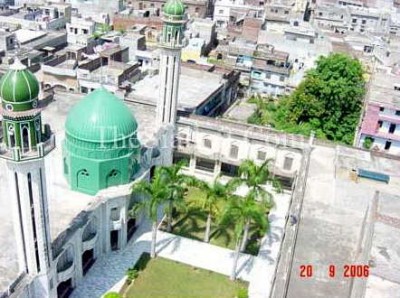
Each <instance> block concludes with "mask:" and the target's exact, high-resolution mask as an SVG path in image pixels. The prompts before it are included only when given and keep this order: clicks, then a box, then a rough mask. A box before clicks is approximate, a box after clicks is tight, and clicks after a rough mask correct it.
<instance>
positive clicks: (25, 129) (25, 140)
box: [21, 125, 30, 152]
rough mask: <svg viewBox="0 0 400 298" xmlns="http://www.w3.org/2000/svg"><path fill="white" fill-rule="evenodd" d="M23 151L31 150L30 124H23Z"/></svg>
mask: <svg viewBox="0 0 400 298" xmlns="http://www.w3.org/2000/svg"><path fill="white" fill-rule="evenodd" d="M21 136H22V142H21V143H22V152H28V151H29V150H30V140H29V126H28V125H23V126H22V135H21Z"/></svg>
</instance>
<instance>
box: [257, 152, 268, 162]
mask: <svg viewBox="0 0 400 298" xmlns="http://www.w3.org/2000/svg"><path fill="white" fill-rule="evenodd" d="M266 158H267V152H265V151H261V150H260V151H257V159H258V160H265V159H266Z"/></svg>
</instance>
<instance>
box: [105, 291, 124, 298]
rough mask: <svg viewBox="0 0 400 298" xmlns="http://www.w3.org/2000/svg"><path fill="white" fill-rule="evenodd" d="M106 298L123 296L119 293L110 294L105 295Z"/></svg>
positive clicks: (120, 297)
mask: <svg viewBox="0 0 400 298" xmlns="http://www.w3.org/2000/svg"><path fill="white" fill-rule="evenodd" d="M104 298H122V295H121V294H120V293H117V292H109V293H107V294H105V295H104Z"/></svg>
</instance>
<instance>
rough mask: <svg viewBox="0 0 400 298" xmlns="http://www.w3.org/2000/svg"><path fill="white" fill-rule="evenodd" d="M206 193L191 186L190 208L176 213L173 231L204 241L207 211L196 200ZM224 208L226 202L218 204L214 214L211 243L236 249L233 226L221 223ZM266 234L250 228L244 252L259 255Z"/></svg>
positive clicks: (179, 234)
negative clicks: (220, 215)
mask: <svg viewBox="0 0 400 298" xmlns="http://www.w3.org/2000/svg"><path fill="white" fill-rule="evenodd" d="M205 195H206V194H205V193H204V191H202V190H200V189H197V188H190V189H189V190H188V192H187V194H186V197H185V201H186V202H187V206H188V209H187V210H185V212H181V213H178V214H176V216H175V218H174V222H173V226H172V233H173V234H175V235H178V236H182V237H186V238H190V239H194V240H198V241H203V240H204V234H205V231H206V221H207V213H206V212H205V211H203V210H201V208H199V207H198V206H196V202H198V201H200V200H201V197H204V196H205ZM223 208H224V202H223V201H221V203H220V204H219V206H218V211H217V215H216V216H214V218H213V221H212V224H211V234H210V244H213V245H217V246H221V247H224V248H228V249H231V250H234V249H235V238H234V232H233V228H232V226H222V225H220V224H219V218H218V217H219V214H218V213H221V212H222V210H223ZM263 236H264V235H261V233H259V232H257V231H255V230H254V229H253V228H252V229H250V235H249V242H248V244H247V247H246V250H245V251H244V253H248V254H251V255H257V254H258V251H259V249H260V241H261V238H262V237H263Z"/></svg>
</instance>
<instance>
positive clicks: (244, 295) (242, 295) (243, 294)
mask: <svg viewBox="0 0 400 298" xmlns="http://www.w3.org/2000/svg"><path fill="white" fill-rule="evenodd" d="M236 297H237V298H249V290H248V289H247V288H239V289H238V291H237V294H236Z"/></svg>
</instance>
